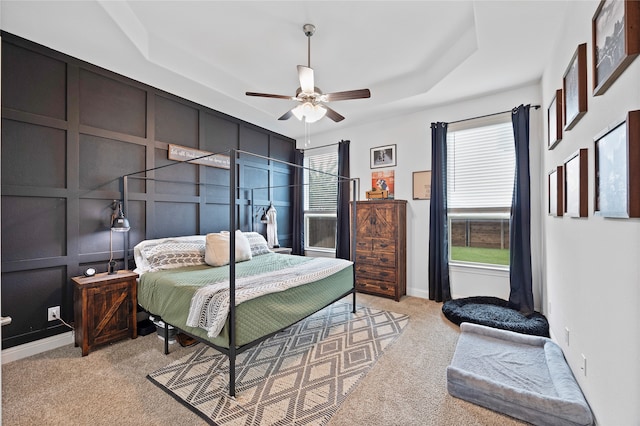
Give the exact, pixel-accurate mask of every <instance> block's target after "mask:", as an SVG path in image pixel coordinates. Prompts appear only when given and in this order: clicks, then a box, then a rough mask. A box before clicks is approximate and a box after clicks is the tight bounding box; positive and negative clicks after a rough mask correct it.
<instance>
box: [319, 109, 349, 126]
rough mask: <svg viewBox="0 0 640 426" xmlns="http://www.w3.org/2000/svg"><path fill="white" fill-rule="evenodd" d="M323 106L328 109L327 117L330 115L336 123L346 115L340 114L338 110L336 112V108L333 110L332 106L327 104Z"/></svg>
mask: <svg viewBox="0 0 640 426" xmlns="http://www.w3.org/2000/svg"><path fill="white" fill-rule="evenodd" d="M322 107H323V108H325V109H326V110H327V115H326V117H329V118H330V119H332V120H333V121H335V122H336V123H338V122H340V121H342V120H344V117H343V116H342V115H340V114H338V113H337V112H335V111H334V110H332V109H331V108H329V107H328V106H326V105H322Z"/></svg>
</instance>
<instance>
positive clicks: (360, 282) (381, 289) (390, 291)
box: [356, 278, 397, 298]
mask: <svg viewBox="0 0 640 426" xmlns="http://www.w3.org/2000/svg"><path fill="white" fill-rule="evenodd" d="M356 290H358V291H362V292H364V293H372V294H377V295H380V296H387V297H392V298H396V297H397V294H396V293H397V292H396V285H395V284H394V283H389V282H381V281H376V280H370V279H367V278H357V279H356Z"/></svg>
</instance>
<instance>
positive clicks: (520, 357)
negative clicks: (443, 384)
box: [447, 323, 593, 426]
mask: <svg viewBox="0 0 640 426" xmlns="http://www.w3.org/2000/svg"><path fill="white" fill-rule="evenodd" d="M460 329H461V330H462V334H461V335H460V338H459V340H458V344H457V347H456V351H455V353H454V355H453V359H452V360H451V365H449V367H447V388H448V390H449V393H450V394H451V395H453V396H455V397H458V398H461V399H464V400H467V401H469V402H473V403H474V404H478V405H481V406H483V407H486V408H489V409H491V410H495V411H498V412H501V413H504V414H507V415H509V416H512V417H515V418H518V419H521V420H525V421H527V422H529V423H533V424H534V425H554V426H556V425H591V424H593V415H592V413H591V409H590V408H589V405H588V404H587V401H586V400H585V399H584V396H583V395H582V391H581V390H580V387H579V386H578V384H577V383H576V380H575V378H574V377H573V373H572V372H571V370H570V369H569V366H568V365H567V363H566V361H565V359H564V355H563V354H562V349H560V347H559V346H558V345H556V344H555V343H554V342H553V341H552V340H551V339H548V338H546V337H540V336H530V335H525V334H520V333H515V332H512V331H507V330H499V329H495V328H491V327H486V326H483V325H478V324H471V323H462V324H461V325H460Z"/></svg>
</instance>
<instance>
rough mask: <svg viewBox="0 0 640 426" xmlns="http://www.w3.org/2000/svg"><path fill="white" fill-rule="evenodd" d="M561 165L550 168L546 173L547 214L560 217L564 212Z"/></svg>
mask: <svg viewBox="0 0 640 426" xmlns="http://www.w3.org/2000/svg"><path fill="white" fill-rule="evenodd" d="M562 170H563V169H562V166H558V167H556V168H555V169H553V170H551V171H550V172H549V175H548V182H549V212H548V213H549V216H556V217H560V216H562V215H563V214H564V207H563V205H562V204H563V199H564V198H563V195H562V194H563V191H562V185H563V183H564V178H563V171H562Z"/></svg>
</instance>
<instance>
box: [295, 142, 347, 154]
mask: <svg viewBox="0 0 640 426" xmlns="http://www.w3.org/2000/svg"><path fill="white" fill-rule="evenodd" d="M342 142H346V141H345V140H341V141H340V142H336V143H330V144H328V145H322V146H314V147H313V148H306V149H301V150H300V151H302V152H304V151H310V150H312V149H320V148H326V147H328V146H334V145H340V144H341V143H342Z"/></svg>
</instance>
